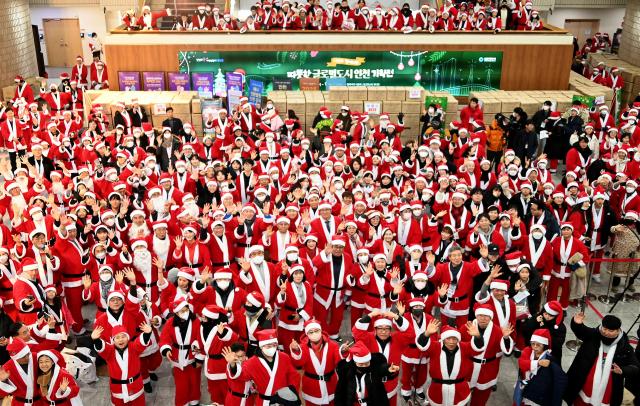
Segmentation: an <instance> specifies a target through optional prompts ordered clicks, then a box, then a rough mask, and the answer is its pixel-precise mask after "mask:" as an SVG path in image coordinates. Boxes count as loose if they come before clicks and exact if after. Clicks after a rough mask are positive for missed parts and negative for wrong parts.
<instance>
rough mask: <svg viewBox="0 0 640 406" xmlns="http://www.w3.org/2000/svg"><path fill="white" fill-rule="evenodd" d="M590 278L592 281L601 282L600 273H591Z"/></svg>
mask: <svg viewBox="0 0 640 406" xmlns="http://www.w3.org/2000/svg"><path fill="white" fill-rule="evenodd" d="M591 279H593V281H594V282H595V283H600V282H602V279H601V278H600V275H591Z"/></svg>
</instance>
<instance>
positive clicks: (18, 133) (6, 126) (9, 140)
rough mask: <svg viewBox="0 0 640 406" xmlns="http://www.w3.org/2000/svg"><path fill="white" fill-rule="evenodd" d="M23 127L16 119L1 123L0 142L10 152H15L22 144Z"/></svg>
mask: <svg viewBox="0 0 640 406" xmlns="http://www.w3.org/2000/svg"><path fill="white" fill-rule="evenodd" d="M22 136H23V134H22V127H21V126H20V122H19V120H18V119H16V118H15V117H14V118H13V119H11V120H9V119H7V120H4V121H3V122H2V123H0V141H1V142H2V146H3V147H4V148H6V149H7V150H8V151H9V152H15V150H16V148H17V147H18V145H20V144H22Z"/></svg>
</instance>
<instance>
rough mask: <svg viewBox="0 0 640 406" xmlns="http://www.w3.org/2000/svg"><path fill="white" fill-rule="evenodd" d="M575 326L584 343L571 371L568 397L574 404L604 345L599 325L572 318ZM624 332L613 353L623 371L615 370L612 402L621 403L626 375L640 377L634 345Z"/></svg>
mask: <svg viewBox="0 0 640 406" xmlns="http://www.w3.org/2000/svg"><path fill="white" fill-rule="evenodd" d="M571 330H572V331H573V332H574V334H575V335H576V337H577V338H578V339H580V340H582V345H581V346H580V349H579V350H578V354H576V358H575V359H574V360H573V363H572V364H571V367H570V368H569V371H568V372H567V375H568V377H569V385H568V386H567V390H566V391H565V394H564V400H565V401H566V402H567V403H568V404H570V405H571V404H573V402H574V400H575V399H576V398H577V397H578V394H579V393H580V391H581V390H582V387H583V386H584V383H585V381H586V379H587V375H588V373H589V371H591V368H592V367H593V363H594V362H596V358H597V357H598V351H599V348H600V331H599V329H598V328H592V327H587V326H585V325H584V324H577V323H576V322H574V321H573V319H572V320H571ZM622 334H623V336H622V338H621V339H620V341H619V342H618V345H617V346H616V352H615V354H614V356H613V362H614V363H616V364H618V366H619V367H620V369H622V375H618V374H611V385H612V386H611V402H610V405H611V406H620V405H621V404H622V395H623V392H624V381H625V379H627V380H630V381H631V380H637V379H638V373H639V372H640V364H639V363H638V359H637V358H636V355H635V353H634V350H633V347H632V346H631V344H629V339H628V338H627V334H626V333H622Z"/></svg>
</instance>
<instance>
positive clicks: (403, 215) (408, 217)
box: [402, 213, 411, 221]
mask: <svg viewBox="0 0 640 406" xmlns="http://www.w3.org/2000/svg"><path fill="white" fill-rule="evenodd" d="M410 219H411V213H402V220H404V221H409V220H410Z"/></svg>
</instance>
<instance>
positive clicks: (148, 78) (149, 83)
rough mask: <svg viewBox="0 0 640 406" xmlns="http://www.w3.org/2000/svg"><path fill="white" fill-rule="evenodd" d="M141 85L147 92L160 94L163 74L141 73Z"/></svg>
mask: <svg viewBox="0 0 640 406" xmlns="http://www.w3.org/2000/svg"><path fill="white" fill-rule="evenodd" d="M142 84H143V85H144V90H146V91H148V92H161V91H163V90H165V87H164V72H142Z"/></svg>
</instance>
